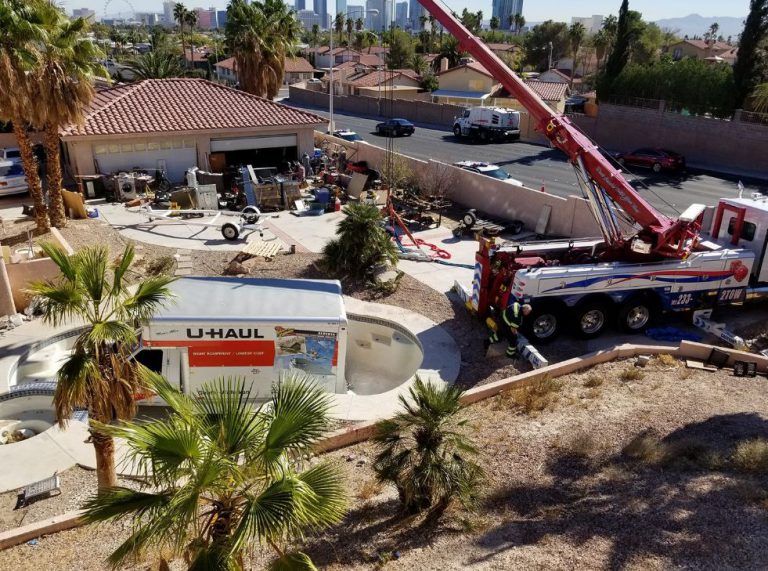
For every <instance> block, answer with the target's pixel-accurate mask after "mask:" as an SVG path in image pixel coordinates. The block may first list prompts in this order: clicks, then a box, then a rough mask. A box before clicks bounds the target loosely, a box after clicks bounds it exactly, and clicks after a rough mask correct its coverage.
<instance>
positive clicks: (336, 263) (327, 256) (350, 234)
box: [323, 204, 397, 279]
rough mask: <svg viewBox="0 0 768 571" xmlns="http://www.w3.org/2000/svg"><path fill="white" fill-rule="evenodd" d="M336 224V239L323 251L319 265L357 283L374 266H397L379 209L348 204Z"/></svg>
mask: <svg viewBox="0 0 768 571" xmlns="http://www.w3.org/2000/svg"><path fill="white" fill-rule="evenodd" d="M344 213H345V214H346V217H344V219H342V221H341V222H340V223H339V228H338V229H337V230H336V236H337V237H336V238H334V239H333V240H331V241H330V242H328V243H327V244H326V245H325V247H324V248H323V265H324V266H325V269H327V270H328V271H329V272H331V273H333V274H336V275H338V276H340V277H352V278H355V279H361V278H364V277H366V276H367V275H368V274H369V273H370V272H371V271H372V270H373V269H374V268H375V267H376V266H377V265H378V264H381V263H386V262H389V263H390V264H393V265H394V264H396V263H397V248H396V246H395V244H394V243H393V242H392V240H391V239H390V237H389V235H388V234H387V233H386V232H385V231H384V228H383V227H382V226H381V220H382V216H381V213H380V212H379V209H378V208H376V207H375V206H371V205H368V204H350V205H349V206H347V207H346V208H344Z"/></svg>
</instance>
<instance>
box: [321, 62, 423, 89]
mask: <svg viewBox="0 0 768 571" xmlns="http://www.w3.org/2000/svg"><path fill="white" fill-rule="evenodd" d="M324 80H326V81H327V80H328V78H327V77H325V78H324ZM337 82H338V83H337ZM334 84H335V85H336V89H335V92H336V93H338V94H340V95H360V89H363V88H370V87H376V88H378V87H381V88H382V89H386V88H387V87H391V86H399V87H412V88H419V87H420V86H421V76H419V74H417V73H416V72H415V71H413V70H411V69H391V70H390V69H388V70H371V69H370V68H369V69H364V70H360V71H358V69H356V70H355V73H352V74H350V75H346V76H343V77H341V78H334ZM339 86H341V87H339Z"/></svg>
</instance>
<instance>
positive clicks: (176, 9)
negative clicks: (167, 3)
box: [173, 2, 187, 67]
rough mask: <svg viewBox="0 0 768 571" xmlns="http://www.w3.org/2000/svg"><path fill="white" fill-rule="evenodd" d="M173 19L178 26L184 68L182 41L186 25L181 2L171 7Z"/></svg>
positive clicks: (184, 46) (184, 43)
mask: <svg viewBox="0 0 768 571" xmlns="http://www.w3.org/2000/svg"><path fill="white" fill-rule="evenodd" d="M173 19H174V20H176V22H178V24H179V37H180V39H181V53H182V55H183V56H184V66H185V67H186V65H187V64H186V61H187V55H186V54H187V46H186V42H185V39H184V25H185V24H186V23H187V8H186V6H184V4H182V3H181V2H177V3H176V4H174V6H173Z"/></svg>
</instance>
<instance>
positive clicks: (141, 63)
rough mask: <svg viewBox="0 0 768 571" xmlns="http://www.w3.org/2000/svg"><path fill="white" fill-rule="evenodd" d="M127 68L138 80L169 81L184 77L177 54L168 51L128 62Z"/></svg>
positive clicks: (146, 54) (161, 51)
mask: <svg viewBox="0 0 768 571" xmlns="http://www.w3.org/2000/svg"><path fill="white" fill-rule="evenodd" d="M125 68H126V69H127V70H128V71H129V72H131V74H133V76H134V78H135V79H136V80H142V79H168V78H171V77H180V76H182V75H184V69H183V68H182V67H181V64H180V63H179V59H178V57H177V56H176V54H173V53H170V52H169V51H166V50H162V49H161V50H157V51H151V52H147V53H145V54H142V55H140V56H137V57H135V58H133V59H130V60H128V61H127V62H126V64H125Z"/></svg>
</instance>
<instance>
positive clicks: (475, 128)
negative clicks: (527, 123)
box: [453, 107, 520, 143]
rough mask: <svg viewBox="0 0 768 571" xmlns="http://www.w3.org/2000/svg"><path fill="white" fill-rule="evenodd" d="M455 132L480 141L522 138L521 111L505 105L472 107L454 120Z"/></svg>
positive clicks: (460, 135)
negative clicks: (504, 106) (507, 107)
mask: <svg viewBox="0 0 768 571" xmlns="http://www.w3.org/2000/svg"><path fill="white" fill-rule="evenodd" d="M453 134H454V135H456V137H458V138H461V137H467V138H470V139H473V140H478V141H480V142H483V143H485V142H491V141H501V140H513V139H519V138H520V112H519V111H515V110H514V109H505V108H503V107H470V108H469V109H465V110H464V112H463V113H462V114H461V116H459V117H456V119H454V122H453Z"/></svg>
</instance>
